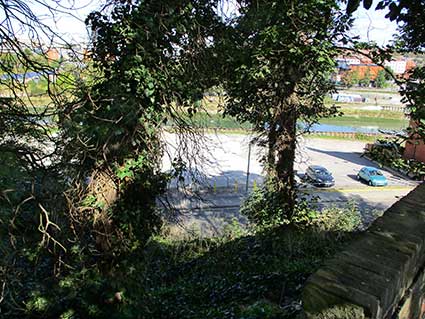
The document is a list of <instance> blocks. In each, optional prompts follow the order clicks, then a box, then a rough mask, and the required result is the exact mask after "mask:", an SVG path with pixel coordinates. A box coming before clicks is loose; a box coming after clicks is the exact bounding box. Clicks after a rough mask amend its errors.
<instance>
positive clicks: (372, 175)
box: [357, 166, 388, 186]
mask: <svg viewBox="0 0 425 319" xmlns="http://www.w3.org/2000/svg"><path fill="white" fill-rule="evenodd" d="M357 179H359V180H364V181H365V182H366V183H368V184H369V185H370V186H387V185H388V181H387V179H386V177H385V176H384V175H383V174H382V172H381V171H380V170H378V169H376V168H374V167H367V166H366V167H363V168H362V169H361V170H360V171H359V173H358V174H357Z"/></svg>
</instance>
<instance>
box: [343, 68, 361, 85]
mask: <svg viewBox="0 0 425 319" xmlns="http://www.w3.org/2000/svg"><path fill="white" fill-rule="evenodd" d="M359 82H360V74H359V71H358V70H357V69H354V70H350V71H347V72H345V73H344V76H343V83H344V84H345V85H346V86H347V87H351V86H356V85H357V86H358V85H359Z"/></svg>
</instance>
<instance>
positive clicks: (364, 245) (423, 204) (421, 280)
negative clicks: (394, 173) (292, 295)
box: [303, 183, 425, 319]
mask: <svg viewBox="0 0 425 319" xmlns="http://www.w3.org/2000/svg"><path fill="white" fill-rule="evenodd" d="M424 265H425V184H424V183H423V184H421V185H420V186H418V187H417V188H416V189H414V190H413V191H412V192H410V193H409V194H408V195H407V196H405V197H404V198H403V199H401V200H400V201H398V202H397V203H395V204H394V205H393V206H391V207H390V208H389V209H388V210H387V211H386V212H385V214H384V215H383V216H382V217H380V218H378V219H377V220H376V221H375V222H374V223H373V225H372V226H371V227H370V228H369V229H368V230H367V231H366V232H364V233H362V234H360V235H359V237H358V238H357V239H355V240H354V241H353V242H352V243H351V244H350V246H349V247H347V248H346V249H345V250H344V251H342V252H340V253H338V254H337V255H336V256H335V257H334V258H333V259H331V260H329V261H328V262H327V263H326V264H325V265H324V266H323V267H322V268H321V269H319V271H317V272H316V273H315V274H313V275H312V276H311V277H310V278H309V280H308V281H307V284H306V286H305V288H304V291H303V305H304V310H305V315H306V317H307V318H316V319H319V318H323V319H324V318H328V319H330V318H335V319H336V318H346V319H357V318H359V319H361V318H379V319H380V318H391V319H392V318H395V319H396V318H399V319H407V318H411V319H419V318H423V317H424V313H425V298H424V297H425V290H424V289H425V288H424V287H425V274H424Z"/></svg>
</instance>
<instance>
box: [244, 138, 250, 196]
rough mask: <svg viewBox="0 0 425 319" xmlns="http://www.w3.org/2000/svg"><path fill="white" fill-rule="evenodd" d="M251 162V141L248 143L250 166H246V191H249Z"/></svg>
mask: <svg viewBox="0 0 425 319" xmlns="http://www.w3.org/2000/svg"><path fill="white" fill-rule="evenodd" d="M250 162H251V142H249V144H248V167H247V168H246V185H245V192H246V193H248V185H249V164H250Z"/></svg>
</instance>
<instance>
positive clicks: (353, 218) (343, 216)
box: [312, 202, 361, 234]
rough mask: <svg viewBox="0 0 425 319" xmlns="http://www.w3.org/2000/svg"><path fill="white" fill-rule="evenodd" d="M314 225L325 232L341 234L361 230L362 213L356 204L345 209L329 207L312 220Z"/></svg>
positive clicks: (350, 203) (351, 203) (348, 204)
mask: <svg viewBox="0 0 425 319" xmlns="http://www.w3.org/2000/svg"><path fill="white" fill-rule="evenodd" d="M312 224H313V225H314V226H315V227H317V228H318V229H319V230H320V231H323V232H335V233H339V234H344V233H350V232H354V231H356V230H359V228H360V226H361V215H360V211H359V209H358V207H357V205H356V203H355V202H349V203H347V205H346V206H344V207H342V208H341V207H336V206H334V207H327V208H324V209H323V210H322V211H321V212H320V213H319V214H316V215H315V217H314V218H313V219H312Z"/></svg>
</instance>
